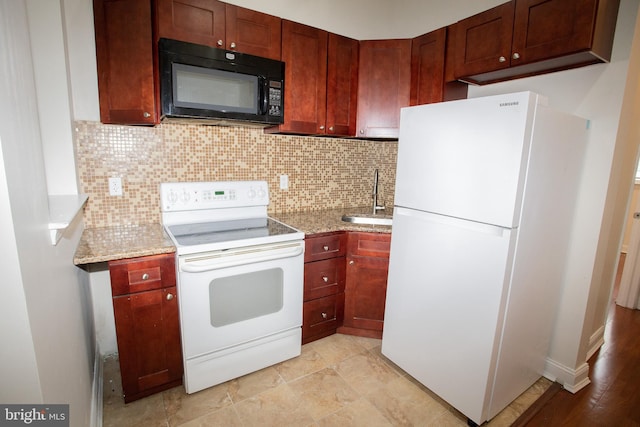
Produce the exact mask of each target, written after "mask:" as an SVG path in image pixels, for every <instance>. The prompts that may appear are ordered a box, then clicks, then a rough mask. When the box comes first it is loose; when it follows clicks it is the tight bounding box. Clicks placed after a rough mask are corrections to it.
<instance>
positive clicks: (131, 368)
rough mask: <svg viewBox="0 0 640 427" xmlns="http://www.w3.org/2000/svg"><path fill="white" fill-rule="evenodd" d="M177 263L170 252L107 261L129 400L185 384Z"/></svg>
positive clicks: (123, 374) (122, 375) (123, 375)
mask: <svg viewBox="0 0 640 427" xmlns="http://www.w3.org/2000/svg"><path fill="white" fill-rule="evenodd" d="M174 263H175V261H174V257H173V255H172V254H169V255H160V256H151V257H142V258H135V259H129V260H120V261H113V262H110V263H109V271H110V274H111V286H112V292H113V310H114V316H115V323H116V337H117V341H118V355H119V361H120V375H121V377H122V389H123V393H124V401H125V402H126V403H129V402H131V401H134V400H137V399H140V398H142V397H145V396H149V395H151V394H154V393H157V392H159V391H162V390H166V389H168V388H172V387H175V386H177V385H180V384H182V374H183V364H182V350H181V344H180V320H179V314H178V295H177V289H176V281H175V270H174V269H175V267H174V265H175V264H174ZM127 287H128V288H129V289H127ZM132 290H133V291H132Z"/></svg>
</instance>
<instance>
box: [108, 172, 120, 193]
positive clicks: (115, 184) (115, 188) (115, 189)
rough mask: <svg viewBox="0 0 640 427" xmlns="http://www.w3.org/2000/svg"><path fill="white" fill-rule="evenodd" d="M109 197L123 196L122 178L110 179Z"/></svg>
mask: <svg viewBox="0 0 640 427" xmlns="http://www.w3.org/2000/svg"><path fill="white" fill-rule="evenodd" d="M109 195H111V196H122V179H121V178H120V177H112V178H109Z"/></svg>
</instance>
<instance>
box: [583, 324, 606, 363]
mask: <svg viewBox="0 0 640 427" xmlns="http://www.w3.org/2000/svg"><path fill="white" fill-rule="evenodd" d="M604 327H605V325H602V326H600V327H599V328H598V330H597V331H595V332H594V333H593V335H591V337H590V338H589V350H588V351H587V360H589V359H591V356H593V355H594V354H595V352H596V351H598V350H599V349H600V347H602V345H603V344H604Z"/></svg>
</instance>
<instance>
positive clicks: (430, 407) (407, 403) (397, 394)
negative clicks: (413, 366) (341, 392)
mask: <svg viewBox="0 0 640 427" xmlns="http://www.w3.org/2000/svg"><path fill="white" fill-rule="evenodd" d="M366 397H367V399H368V400H369V401H370V402H371V403H372V404H373V405H374V406H375V407H376V408H377V409H378V410H379V411H380V412H381V413H382V414H383V415H384V416H385V417H386V418H387V419H388V420H389V421H390V422H391V424H393V425H394V426H427V425H430V423H433V422H435V420H437V419H438V418H440V417H441V416H442V415H443V414H444V413H445V412H446V411H447V409H446V408H445V407H443V406H442V405H440V403H438V402H437V401H436V400H435V399H432V398H431V397H430V396H429V395H428V394H426V393H424V392H422V391H421V390H420V389H419V388H418V387H416V386H415V385H414V384H413V383H412V382H411V381H409V380H407V379H406V378H404V377H397V378H396V379H395V380H393V381H391V382H389V383H388V384H387V385H386V386H385V387H380V388H378V389H377V390H374V391H372V392H371V393H369V394H368V395H367V396H366Z"/></svg>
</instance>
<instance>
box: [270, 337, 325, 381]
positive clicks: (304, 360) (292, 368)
mask: <svg viewBox="0 0 640 427" xmlns="http://www.w3.org/2000/svg"><path fill="white" fill-rule="evenodd" d="M326 367H327V362H326V361H325V360H324V358H323V357H322V356H320V354H319V353H318V352H317V351H315V350H314V349H313V348H312V347H310V346H306V345H305V346H303V347H302V353H301V354H300V357H294V358H293V359H289V360H287V361H284V362H282V363H279V364H278V365H276V366H275V369H276V371H278V373H279V374H280V376H281V377H282V378H283V379H284V380H285V381H286V382H291V381H294V380H296V379H298V378H300V377H303V376H305V375H309V374H312V373H314V372H318V371H320V370H322V369H324V368H326Z"/></svg>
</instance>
